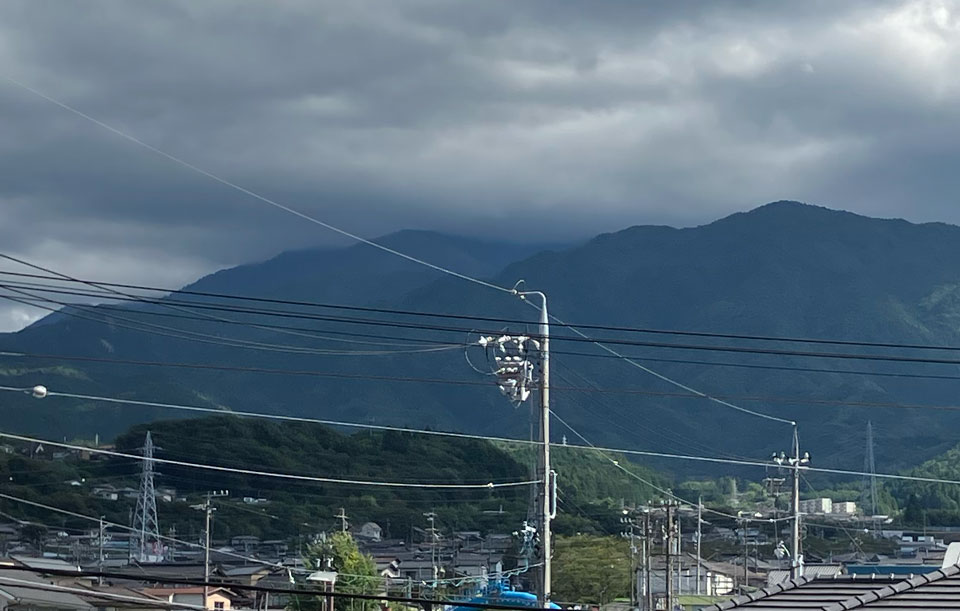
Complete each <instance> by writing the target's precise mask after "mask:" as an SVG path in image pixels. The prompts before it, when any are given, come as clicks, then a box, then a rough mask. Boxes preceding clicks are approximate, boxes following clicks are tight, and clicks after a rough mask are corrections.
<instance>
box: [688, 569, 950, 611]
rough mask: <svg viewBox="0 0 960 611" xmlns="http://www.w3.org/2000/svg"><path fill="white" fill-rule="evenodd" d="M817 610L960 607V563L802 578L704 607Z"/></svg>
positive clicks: (717, 609) (720, 609)
mask: <svg viewBox="0 0 960 611" xmlns="http://www.w3.org/2000/svg"><path fill="white" fill-rule="evenodd" d="M741 608H743V609H747V610H756V611H762V610H775V609H776V610H779V611H784V610H786V609H796V610H797V611H800V610H803V609H819V610H821V611H849V610H853V609H863V610H866V611H873V610H876V611H881V610H882V611H917V610H919V609H928V610H930V611H934V610H936V611H943V610H945V609H960V566H957V565H955V564H954V565H950V566H946V567H944V568H941V569H938V570H936V571H933V572H932V573H927V574H924V575H916V576H913V577H910V578H907V579H904V578H903V577H897V576H895V575H886V576H884V575H871V576H869V577H864V576H862V575H840V576H837V577H832V578H811V577H801V578H799V579H792V580H789V581H786V582H783V583H780V584H777V585H775V586H770V587H767V588H764V589H762V590H760V591H758V592H754V593H753V594H748V595H747V596H741V597H738V598H734V599H733V600H729V601H726V602H723V603H717V604H715V605H711V606H709V607H704V611H726V610H728V609H741Z"/></svg>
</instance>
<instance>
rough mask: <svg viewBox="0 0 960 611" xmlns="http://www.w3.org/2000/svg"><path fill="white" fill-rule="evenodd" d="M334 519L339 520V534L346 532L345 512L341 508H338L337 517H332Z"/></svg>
mask: <svg viewBox="0 0 960 611" xmlns="http://www.w3.org/2000/svg"><path fill="white" fill-rule="evenodd" d="M333 517H335V518H336V519H338V520H340V532H342V533H345V532H347V512H346V510H344V508H343V507H341V508H340V511H338V512H337V515H335V516H333Z"/></svg>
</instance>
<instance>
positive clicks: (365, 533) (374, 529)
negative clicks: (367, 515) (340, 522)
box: [357, 522, 383, 541]
mask: <svg viewBox="0 0 960 611" xmlns="http://www.w3.org/2000/svg"><path fill="white" fill-rule="evenodd" d="M382 532H383V531H382V529H381V528H380V525H379V524H377V523H376V522H365V523H364V525H363V526H361V527H360V532H358V533H357V536H358V537H363V538H364V539H369V540H370V541H379V540H380V535H381V534H382Z"/></svg>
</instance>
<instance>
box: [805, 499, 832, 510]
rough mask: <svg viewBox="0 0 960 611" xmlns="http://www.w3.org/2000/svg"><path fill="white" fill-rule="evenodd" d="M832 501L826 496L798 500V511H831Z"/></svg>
mask: <svg viewBox="0 0 960 611" xmlns="http://www.w3.org/2000/svg"><path fill="white" fill-rule="evenodd" d="M832 511H833V501H832V500H830V499H827V498H820V499H809V500H806V501H800V513H831V512H832Z"/></svg>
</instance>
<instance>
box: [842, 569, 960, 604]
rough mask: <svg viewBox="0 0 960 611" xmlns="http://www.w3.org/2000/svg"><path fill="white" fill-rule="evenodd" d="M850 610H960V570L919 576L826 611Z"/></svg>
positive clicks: (868, 593)
mask: <svg viewBox="0 0 960 611" xmlns="http://www.w3.org/2000/svg"><path fill="white" fill-rule="evenodd" d="M847 609H883V610H884V611H916V610H917V609H943V610H946V609H960V566H957V565H953V566H948V567H946V568H944V569H940V570H938V571H934V572H933V573H926V574H924V575H918V576H917V577H914V578H912V579H906V580H904V581H900V582H899V583H895V584H890V585H887V586H884V587H882V588H879V589H877V590H873V591H871V592H864V593H862V594H860V595H859V596H856V597H854V598H853V599H851V600H845V601H842V602H841V603H838V604H834V605H831V606H829V607H824V611H846V610H847Z"/></svg>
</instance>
